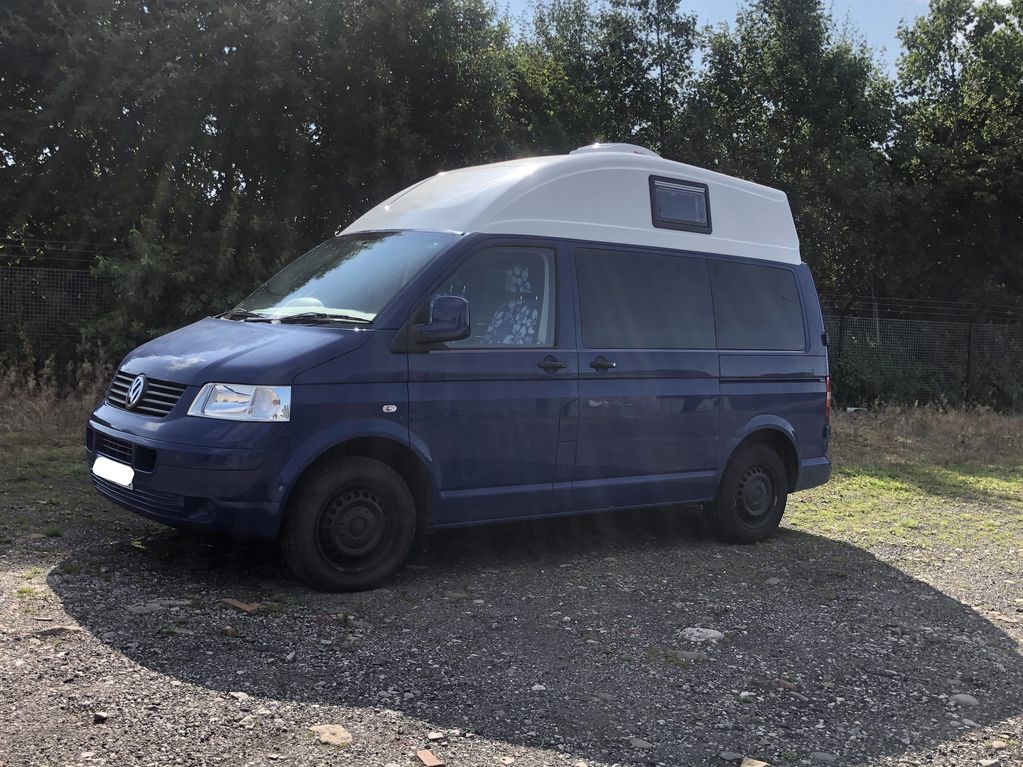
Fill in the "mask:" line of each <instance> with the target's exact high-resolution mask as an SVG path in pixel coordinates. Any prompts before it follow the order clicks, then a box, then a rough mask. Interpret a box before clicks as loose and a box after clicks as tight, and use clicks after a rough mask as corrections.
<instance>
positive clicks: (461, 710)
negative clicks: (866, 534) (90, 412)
mask: <svg viewBox="0 0 1023 767" xmlns="http://www.w3.org/2000/svg"><path fill="white" fill-rule="evenodd" d="M104 568H105V569H104ZM775 579H777V580H775ZM50 586H51V588H52V589H53V590H54V591H55V592H56V593H57V594H58V595H59V596H60V597H61V598H62V599H63V602H64V606H65V608H66V610H67V612H68V613H69V614H70V615H71V616H72V617H73V618H74V619H75V620H77V621H78V622H79V623H80V624H81V625H82V626H83V627H84V628H86V629H87V630H88V631H91V632H92V633H94V634H95V635H96V636H97V637H99V638H100V639H101V640H102V641H104V642H105V643H106V644H107V645H108V646H110V647H111V648H113V649H114V650H117V651H119V652H122V653H124V655H126V656H127V657H128V658H130V659H131V660H133V661H135V662H137V663H139V664H141V665H143V666H146V667H148V668H150V669H153V670H155V671H159V672H161V673H164V674H166V675H168V676H169V677H171V678H176V679H180V680H182V681H184V682H188V683H191V684H195V685H200V686H202V687H204V688H207V689H210V690H213V691H219V692H222V693H226V692H228V691H233V690H243V691H245V692H247V693H249V694H250V695H254V696H260V697H262V698H266V699H273V700H278V701H289V702H293V703H317V704H321V705H328V706H331V705H337V706H357V707H375V708H386V709H392V710H395V711H398V712H401V713H403V714H406V715H408V716H410V717H413V718H415V719H417V720H421V721H422V722H425V723H427V724H426V725H424V726H428V727H430V728H436V729H452V728H459V729H462V730H468V731H472V732H475V733H476V734H477V735H478V736H481V737H485V738H489V739H495V740H501V741H506V742H508V743H511V744H514V745H523V746H533V747H541V748H549V749H560V750H564V751H565V752H567V753H570V754H572V756H573V757H574V758H577V759H578V758H584V759H589V760H596V761H601V762H627V763H640V764H643V763H650V764H655V763H658V762H660V763H665V764H707V763H710V764H714V763H718V764H724V762H722V761H720V760H719V758H718V756H717V755H718V753H719V752H720V751H723V750H728V751H733V752H738V753H745V754H748V755H750V756H755V757H758V758H761V759H765V760H767V761H770V762H772V763H774V764H779V765H780V764H793V763H798V762H800V761H801V760H804V759H808V758H809V755H810V753H811V752H815V751H816V752H828V753H831V754H835V755H838V756H839V760H840V761H839V762H838V763H839V764H846V765H848V764H856V765H867V764H875V763H876V762H877V761H878V759H879V757H881V756H899V755H901V754H904V753H908V752H911V751H916V750H919V749H924V748H927V747H930V746H934V745H936V744H939V743H941V742H943V741H946V740H949V739H953V738H956V737H959V736H961V735H962V734H964V732H965V729H964V728H965V727H967V725H963V724H961V722H962V719H963V718H967V719H971V720H973V721H975V722H977V723H979V724H981V725H984V724H990V723H994V722H997V721H1000V720H1003V719H1005V718H1007V717H1010V716H1015V715H1019V714H1020V713H1023V699H1021V697H1020V695H1019V690H1020V689H1023V658H1021V657H1020V654H1019V650H1018V648H1017V646H1016V645H1015V644H1014V642H1013V640H1012V639H1011V638H1010V637H1008V636H1007V635H1005V634H1003V633H1002V632H1001V631H1000V630H999V629H997V628H996V627H995V626H994V625H992V624H991V623H990V622H988V621H987V620H985V619H984V618H982V617H981V616H980V615H978V614H977V613H975V612H974V611H973V610H971V609H969V608H967V607H966V606H964V605H963V604H961V603H960V602H958V601H956V600H954V599H952V598H950V597H948V596H946V595H944V594H943V593H941V592H940V591H937V590H935V589H934V588H932V587H930V586H928V585H927V584H925V583H923V582H921V581H919V580H916V579H913V578H911V577H909V576H907V575H906V574H904V573H903V572H901V571H900V570H898V569H895V568H893V567H891V566H889V565H887V564H885V563H883V562H881V561H879V560H878V559H876V558H875V557H874V556H872V555H871V554H869V553H867V552H865V551H863V550H861V549H858V548H856V547H854V546H850V545H847V544H844V543H838V542H836V541H833V540H829V539H827V538H822V537H817V536H813V535H807V534H803V533H797V532H793V531H789V530H783V531H781V532H780V533H779V534H778V536H777V537H776V538H775V539H774V540H772V541H770V542H768V543H766V544H760V545H757V546H751V547H734V546H723V545H719V544H717V543H714V542H712V541H710V540H707V539H704V538H702V537H700V536H699V535H697V534H694V533H693V532H692V531H691V529H690V528H689V527H688V526H687V525H686V524H685V523H684V521H683V519H682V517H681V516H680V515H679V514H678V513H671V512H630V513H623V514H618V515H605V516H599V517H587V518H578V519H567V520H557V521H547V522H535V523H528V524H525V523H523V524H514V525H503V526H494V527H487V528H479V529H470V530H460V531H452V532H446V533H441V534H437V535H436V536H434V537H433V538H432V540H430V541H429V543H428V546H427V548H426V549H425V551H421V552H419V553H418V554H417V556H416V558H415V560H414V562H413V564H412V565H411V566H410V567H409V568H407V569H405V570H404V571H403V572H402V573H401V574H400V576H399V577H398V578H397V579H396V580H395V581H394V582H393V583H392V584H390V585H389V587H388V588H386V589H381V590H378V591H375V592H369V593H363V594H351V595H331V594H319V593H316V592H312V591H310V590H308V589H306V588H304V587H303V586H301V585H300V584H299V583H297V582H295V581H294V580H293V579H291V578H290V576H288V575H287V573H286V570H285V568H284V565H283V563H282V562H281V560H280V559H279V558H278V556H277V555H276V553H275V551H274V550H272V549H264V548H245V547H237V546H231V545H229V544H223V543H221V544H217V543H211V542H208V541H201V540H196V539H192V538H186V537H179V536H177V535H176V534H174V533H171V532H169V531H167V532H162V531H161V532H159V533H154V534H153V535H152V536H151V537H150V538H147V539H143V540H141V541H135V542H134V543H133V544H130V543H128V542H127V541H120V542H115V543H112V544H108V545H104V546H93V547H91V548H89V549H86V550H82V551H81V552H79V553H77V554H75V555H73V556H72V557H70V558H69V559H68V560H66V561H65V562H64V563H63V564H62V565H61V566H60V567H58V568H56V569H54V570H53V573H52V574H51V576H50ZM224 598H234V599H239V600H242V601H246V602H259V603H261V604H262V605H263V607H262V608H260V609H258V610H257V611H256V612H254V613H252V614H244V613H241V612H239V611H237V610H234V609H232V608H231V607H229V606H227V605H226V604H224V603H223V601H222V600H223V599H224ZM158 600H190V603H184V604H183V603H182V602H180V601H179V602H178V603H177V604H174V603H162V602H159V601H158ZM692 627H703V628H710V629H714V630H717V631H720V632H722V633H723V634H724V637H723V638H722V639H720V640H719V641H717V642H713V643H695V642H693V641H691V640H690V639H687V638H686V635H685V634H684V629H687V628H692ZM292 653H294V655H291V654H292ZM238 672H243V673H241V674H239V673H238ZM961 692H962V693H969V694H970V695H972V696H974V697H975V698H976V699H977V701H979V705H977V706H975V707H968V708H961V709H957V708H956V707H955V706H953V705H952V704H951V703H950V702H949V701H948V699H947V696H951V695H953V694H955V693H961ZM323 713H324V712H322V711H321V712H320V713H319V714H316V715H312V714H310V715H311V716H318V717H322V716H323ZM335 715H337V716H343V714H341V713H337V712H335ZM310 723H311V722H310ZM631 738H641V739H642V740H643V741H646V743H643V742H636V741H632V742H630V739H631ZM647 746H649V748H648V747H647Z"/></svg>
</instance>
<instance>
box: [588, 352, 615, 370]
mask: <svg viewBox="0 0 1023 767" xmlns="http://www.w3.org/2000/svg"><path fill="white" fill-rule="evenodd" d="M590 367H591V368H593V369H594V370H610V369H611V368H613V367H617V363H614V362H612V361H611V360H609V359H607V358H606V357H605V356H604V355H603V354H601V355H600V356H598V357H597V358H596V359H594V360H592V361H591V362H590Z"/></svg>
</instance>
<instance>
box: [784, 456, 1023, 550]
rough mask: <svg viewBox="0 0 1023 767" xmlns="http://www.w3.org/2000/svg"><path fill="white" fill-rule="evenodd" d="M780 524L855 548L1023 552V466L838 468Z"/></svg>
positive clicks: (796, 502)
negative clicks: (998, 548)
mask: <svg viewBox="0 0 1023 767" xmlns="http://www.w3.org/2000/svg"><path fill="white" fill-rule="evenodd" d="M786 523H787V524H788V525H789V526H791V527H793V528H795V529H797V530H803V531H805V532H809V533H819V534H824V535H829V536H832V537H836V538H840V539H844V540H849V541H851V542H854V543H857V544H861V545H874V544H879V543H893V542H894V543H904V544H911V545H915V546H923V547H928V546H932V545H935V544H942V545H948V546H960V547H976V546H988V545H998V546H1007V547H1018V546H1021V545H1023V466H1016V467H1006V468H1002V469H998V468H995V467H984V468H975V467H970V466H934V465H928V464H924V463H895V462H893V463H889V464H887V465H885V466H877V465H868V466H840V467H838V468H836V469H835V471H834V474H833V476H832V480H831V482H829V483H828V484H827V485H825V486H823V487H819V488H814V489H813V490H811V491H808V492H806V493H800V494H798V495H795V496H793V497H792V499H791V501H790V507H789V512H788V513H787V514H786Z"/></svg>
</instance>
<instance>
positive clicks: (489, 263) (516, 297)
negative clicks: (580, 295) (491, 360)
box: [434, 248, 556, 348]
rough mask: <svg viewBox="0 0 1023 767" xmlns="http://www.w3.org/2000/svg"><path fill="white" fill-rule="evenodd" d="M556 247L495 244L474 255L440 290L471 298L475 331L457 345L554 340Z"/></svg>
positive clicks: (537, 343) (533, 343) (541, 343)
mask: <svg viewBox="0 0 1023 767" xmlns="http://www.w3.org/2000/svg"><path fill="white" fill-rule="evenodd" d="M555 292H556V290H555V262H554V251H553V250H549V249H547V248H489V249H488V250H484V251H482V252H480V253H476V254H474V255H472V256H470V257H469V259H468V260H467V261H465V262H464V263H463V264H462V265H461V266H459V267H458V269H456V270H455V272H454V274H452V275H451V276H450V277H448V278H447V279H446V280H445V281H444V283H443V285H441V287H440V289H439V290H437V291H435V292H434V295H443V294H447V295H455V296H462V297H464V298H465V299H466V300H468V302H469V323H470V325H471V329H470V331H469V337H468V338H465V339H463V340H461V341H453V342H450V343H448V344H447V345H448V346H449V347H453V348H460V347H461V348H465V347H469V348H473V347H475V348H487V347H501V346H553V345H554V295H555Z"/></svg>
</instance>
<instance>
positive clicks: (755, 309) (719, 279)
mask: <svg viewBox="0 0 1023 767" xmlns="http://www.w3.org/2000/svg"><path fill="white" fill-rule="evenodd" d="M710 279H711V284H712V285H713V287H714V313H715V318H716V320H717V329H718V347H719V348H721V349H778V350H797V349H802V348H803V347H804V346H805V345H806V338H805V334H804V332H803V310H802V306H801V305H800V303H799V290H798V288H797V287H796V277H795V275H794V274H793V273H792V272H790V271H789V270H788V269H778V268H776V267H772V266H757V265H755V264H741V263H736V262H732V261H711V262H710Z"/></svg>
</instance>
